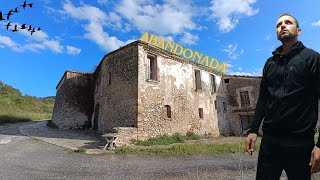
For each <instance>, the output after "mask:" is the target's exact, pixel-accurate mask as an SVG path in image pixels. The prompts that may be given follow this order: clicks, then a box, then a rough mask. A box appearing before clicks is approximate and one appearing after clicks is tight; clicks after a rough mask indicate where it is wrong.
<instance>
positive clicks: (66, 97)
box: [52, 41, 230, 144]
mask: <svg viewBox="0 0 320 180" xmlns="http://www.w3.org/2000/svg"><path fill="white" fill-rule="evenodd" d="M221 79H222V74H221V73H220V72H219V71H215V70H214V69H212V68H208V67H206V66H203V65H201V64H198V63H195V62H192V61H188V60H185V59H183V58H181V57H179V56H177V55H175V54H173V53H170V52H168V51H165V50H163V49H160V48H158V47H154V46H151V45H149V44H147V43H145V42H142V41H135V42H133V43H131V44H128V45H126V46H124V47H121V48H120V49H118V50H115V51H113V52H111V53H109V54H107V55H105V56H104V57H103V59H102V60H101V62H100V64H99V65H98V67H97V68H96V70H95V71H94V72H93V73H82V72H76V71H66V72H65V73H64V75H63V77H62V78H61V80H60V82H59V83H58V85H57V94H56V103H55V107H54V112H53V117H52V120H53V122H54V123H55V124H56V125H58V126H59V127H61V128H72V127H81V126H90V127H92V128H93V129H96V130H98V132H101V133H107V132H113V131H116V132H117V134H118V138H117V141H118V143H120V144H121V143H127V142H128V141H129V140H130V139H138V140H145V139H148V138H150V137H155V136H157V135H163V134H174V133H181V134H186V133H187V132H193V133H196V134H200V135H204V136H211V137H216V136H219V135H221V134H229V133H230V128H229V121H228V120H227V99H226V94H225V93H226V92H225V88H224V87H223V85H222V81H221Z"/></svg>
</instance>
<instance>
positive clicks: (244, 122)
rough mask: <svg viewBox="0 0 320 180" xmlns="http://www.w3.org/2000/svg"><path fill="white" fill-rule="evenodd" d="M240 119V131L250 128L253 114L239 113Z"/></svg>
mask: <svg viewBox="0 0 320 180" xmlns="http://www.w3.org/2000/svg"><path fill="white" fill-rule="evenodd" d="M239 116H240V120H241V129H242V132H244V131H246V130H248V129H249V128H250V124H251V122H252V120H253V115H239Z"/></svg>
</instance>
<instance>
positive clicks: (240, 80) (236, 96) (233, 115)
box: [223, 76, 261, 135]
mask: <svg viewBox="0 0 320 180" xmlns="http://www.w3.org/2000/svg"><path fill="white" fill-rule="evenodd" d="M223 81H224V83H223V84H224V86H225V89H226V97H227V101H228V115H227V119H228V120H229V122H230V133H231V134H237V135H240V134H241V133H242V132H241V124H240V123H241V122H240V118H239V115H253V114H254V110H255V107H256V103H257V101H258V97H259V89H260V81H261V77H241V76H223ZM241 91H248V93H249V99H250V105H249V106H247V107H242V106H241V100H240V92H241Z"/></svg>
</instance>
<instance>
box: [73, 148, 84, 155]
mask: <svg viewBox="0 0 320 180" xmlns="http://www.w3.org/2000/svg"><path fill="white" fill-rule="evenodd" d="M74 152H76V153H83V154H84V153H86V152H87V150H86V149H85V148H78V149H77V150H74Z"/></svg>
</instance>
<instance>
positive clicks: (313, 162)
mask: <svg viewBox="0 0 320 180" xmlns="http://www.w3.org/2000/svg"><path fill="white" fill-rule="evenodd" d="M309 165H310V166H311V173H317V172H319V171H320V148H318V147H317V146H314V148H313V150H312V152H311V159H310V163H309Z"/></svg>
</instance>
